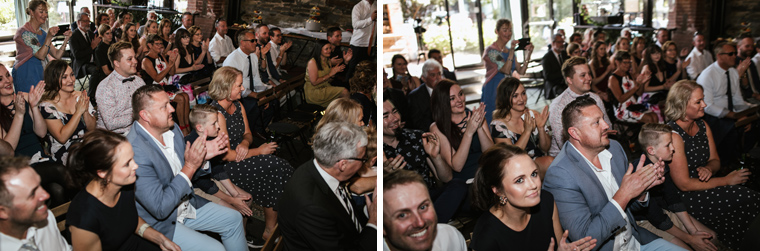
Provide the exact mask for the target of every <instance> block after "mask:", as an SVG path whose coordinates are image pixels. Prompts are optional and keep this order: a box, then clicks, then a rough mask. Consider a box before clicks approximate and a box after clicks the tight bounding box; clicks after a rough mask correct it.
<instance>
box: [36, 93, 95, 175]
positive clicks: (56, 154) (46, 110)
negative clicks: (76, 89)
mask: <svg viewBox="0 0 760 251" xmlns="http://www.w3.org/2000/svg"><path fill="white" fill-rule="evenodd" d="M39 106H40V114H42V118H44V119H57V120H60V121H61V123H63V125H66V124H68V123H78V124H77V128H76V129H75V130H74V134H72V135H71V137H69V139H68V140H66V142H63V143H62V142H58V140H56V139H55V137H53V135H52V134H50V132H48V134H47V137H45V141H46V142H47V143H48V147H49V148H47V149H46V150H48V152H49V153H50V156H51V157H52V158H53V161H55V162H57V163H60V164H63V165H66V157H68V152H69V148H70V147H71V146H72V145H73V144H74V143H77V142H79V141H81V140H82V137H84V133H85V132H86V130H87V127H86V125H85V124H84V118H81V119H80V120H79V121H70V120H71V118H72V117H74V114H66V113H63V112H61V111H59V110H58V109H57V108H56V107H55V105H54V104H53V103H51V102H50V101H42V102H40V104H39ZM88 112H89V113H90V114H95V108H93V107H92V104H90V108H89V109H88Z"/></svg>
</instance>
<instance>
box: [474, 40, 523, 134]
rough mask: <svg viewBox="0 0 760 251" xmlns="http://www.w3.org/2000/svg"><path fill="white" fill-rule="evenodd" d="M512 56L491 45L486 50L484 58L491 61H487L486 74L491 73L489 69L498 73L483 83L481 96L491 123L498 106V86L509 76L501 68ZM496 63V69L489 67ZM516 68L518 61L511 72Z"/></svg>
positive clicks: (487, 119)
mask: <svg viewBox="0 0 760 251" xmlns="http://www.w3.org/2000/svg"><path fill="white" fill-rule="evenodd" d="M511 56H512V55H510V54H509V53H506V52H502V51H499V50H496V49H492V48H491V47H489V49H487V50H486V56H485V57H484V59H485V60H490V61H491V62H486V76H488V75H489V74H488V72H489V71H492V70H493V71H496V75H494V76H493V77H492V78H491V80H490V81H488V82H487V83H486V84H484V85H483V89H482V90H481V93H482V94H481V97H480V101H481V102H483V103H484V104H485V105H486V121H488V124H489V125H490V124H491V118H492V113H493V110H494V108H496V88H497V87H499V82H501V80H502V79H504V77H506V76H507V75H506V74H504V73H501V72H500V71H499V69H501V67H503V66H504V64H505V63H506V61H507V60H506V59H507V58H509V57H511ZM494 65H495V66H496V69H489V68H491V67H493V66H494ZM515 69H517V62H515V61H512V70H511V71H510V72H512V71H515Z"/></svg>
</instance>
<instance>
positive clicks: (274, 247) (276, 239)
mask: <svg viewBox="0 0 760 251" xmlns="http://www.w3.org/2000/svg"><path fill="white" fill-rule="evenodd" d="M283 239H284V237H283V236H282V233H280V225H276V226H274V231H272V236H270V237H269V239H268V240H267V241H266V242H265V243H264V247H262V248H261V251H280V250H282V248H283V244H282V243H283Z"/></svg>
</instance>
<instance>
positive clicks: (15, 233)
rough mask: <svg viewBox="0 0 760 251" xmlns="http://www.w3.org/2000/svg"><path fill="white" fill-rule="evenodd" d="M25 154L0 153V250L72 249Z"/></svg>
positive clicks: (38, 177) (47, 195) (48, 196)
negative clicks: (21, 156)
mask: <svg viewBox="0 0 760 251" xmlns="http://www.w3.org/2000/svg"><path fill="white" fill-rule="evenodd" d="M48 198H50V195H49V194H48V193H47V192H46V191H45V189H43V188H42V186H40V176H39V175H37V172H35V171H34V169H32V168H31V167H30V166H29V159H28V158H18V157H0V250H8V251H16V250H45V251H47V250H68V251H70V250H71V246H70V245H69V244H68V243H66V240H65V239H64V238H63V236H61V233H60V232H59V231H58V224H56V221H55V216H53V212H51V211H50V210H48V208H47V207H46V206H45V200H47V199H48Z"/></svg>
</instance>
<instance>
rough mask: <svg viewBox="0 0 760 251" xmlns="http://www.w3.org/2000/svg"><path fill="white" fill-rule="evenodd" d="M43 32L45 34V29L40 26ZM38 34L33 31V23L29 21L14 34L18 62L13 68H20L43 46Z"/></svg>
mask: <svg viewBox="0 0 760 251" xmlns="http://www.w3.org/2000/svg"><path fill="white" fill-rule="evenodd" d="M39 29H40V30H41V31H42V34H45V30H43V29H42V28H39ZM37 36H38V34H36V33H34V32H33V31H32V24H31V23H30V22H27V23H26V24H24V26H21V28H19V29H18V30H17V31H16V35H14V36H13V41H16V63H15V64H14V65H13V68H15V69H18V67H19V66H21V65H23V64H24V63H26V61H28V60H29V59H30V58H32V57H33V56H34V53H36V52H37V51H39V50H40V49H41V48H42V43H40V41H39V40H38V39H37Z"/></svg>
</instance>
